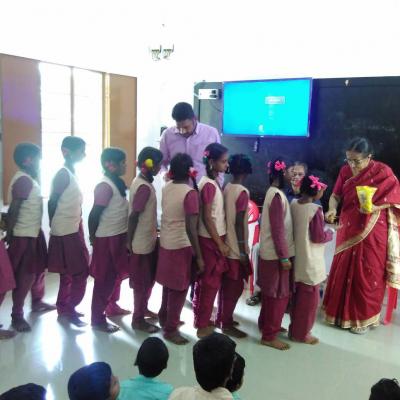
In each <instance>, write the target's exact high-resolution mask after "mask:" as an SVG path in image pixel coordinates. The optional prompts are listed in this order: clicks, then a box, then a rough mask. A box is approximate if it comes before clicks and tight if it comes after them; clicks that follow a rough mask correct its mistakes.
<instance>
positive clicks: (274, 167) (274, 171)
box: [268, 157, 286, 189]
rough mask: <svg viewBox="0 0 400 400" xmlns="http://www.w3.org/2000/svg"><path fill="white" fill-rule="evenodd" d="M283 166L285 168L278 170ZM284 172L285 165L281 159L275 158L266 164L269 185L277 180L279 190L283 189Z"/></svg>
mask: <svg viewBox="0 0 400 400" xmlns="http://www.w3.org/2000/svg"><path fill="white" fill-rule="evenodd" d="M282 165H285V168H279V166H281V167H282ZM285 171H286V164H285V162H284V160H283V159H282V158H281V157H278V158H276V159H275V160H273V161H271V162H269V163H268V173H269V184H270V185H272V183H273V182H274V181H275V180H276V179H278V182H279V186H278V188H279V189H283V188H284V187H285Z"/></svg>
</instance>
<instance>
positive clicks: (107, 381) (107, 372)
mask: <svg viewBox="0 0 400 400" xmlns="http://www.w3.org/2000/svg"><path fill="white" fill-rule="evenodd" d="M111 378H112V371H111V367H110V365H109V364H107V363H105V362H94V363H92V364H90V365H86V366H85V367H82V368H80V369H78V370H77V371H75V372H74V373H73V374H72V375H71V377H70V378H69V380H68V395H69V398H70V400H83V399H99V400H100V399H101V400H106V399H108V398H109V397H110V386H111Z"/></svg>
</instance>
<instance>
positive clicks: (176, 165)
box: [169, 153, 199, 191]
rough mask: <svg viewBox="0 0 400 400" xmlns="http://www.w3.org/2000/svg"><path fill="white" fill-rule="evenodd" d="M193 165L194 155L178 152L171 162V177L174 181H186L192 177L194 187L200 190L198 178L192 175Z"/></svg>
mask: <svg viewBox="0 0 400 400" xmlns="http://www.w3.org/2000/svg"><path fill="white" fill-rule="evenodd" d="M192 167H193V160H192V157H190V156H189V154H186V153H178V154H176V155H175V156H174V157H173V158H172V160H171V162H170V164H169V172H170V174H171V179H172V180H174V181H185V180H187V179H188V178H190V179H191V180H192V182H193V187H194V188H195V189H196V190H197V191H198V190H199V189H198V187H197V182H196V178H195V177H194V176H190V168H192Z"/></svg>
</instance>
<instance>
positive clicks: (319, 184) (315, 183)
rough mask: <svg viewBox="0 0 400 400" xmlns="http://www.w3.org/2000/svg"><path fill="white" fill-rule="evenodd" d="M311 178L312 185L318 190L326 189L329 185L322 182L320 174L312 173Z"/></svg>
mask: <svg viewBox="0 0 400 400" xmlns="http://www.w3.org/2000/svg"><path fill="white" fill-rule="evenodd" d="M309 178H310V181H311V182H312V184H311V187H312V188H313V189H317V190H318V191H320V190H325V189H326V188H327V187H328V186H327V185H326V184H325V183H322V182H320V180H319V178H318V176H314V175H310V176H309Z"/></svg>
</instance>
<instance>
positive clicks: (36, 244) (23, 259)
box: [8, 230, 48, 274]
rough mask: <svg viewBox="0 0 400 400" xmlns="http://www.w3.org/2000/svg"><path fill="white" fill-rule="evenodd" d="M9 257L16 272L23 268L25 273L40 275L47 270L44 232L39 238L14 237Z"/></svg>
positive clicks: (9, 249) (40, 232) (41, 232)
mask: <svg viewBox="0 0 400 400" xmlns="http://www.w3.org/2000/svg"><path fill="white" fill-rule="evenodd" d="M8 255H9V257H10V261H11V265H12V266H13V269H14V271H18V270H19V269H20V268H23V269H24V270H25V271H27V272H29V273H34V274H40V273H42V272H43V271H44V270H45V269H46V268H47V261H48V260H47V246H46V239H45V237H44V234H43V231H42V230H40V231H39V235H38V237H37V238H32V237H17V236H13V238H12V240H11V243H10V246H9V247H8Z"/></svg>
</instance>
